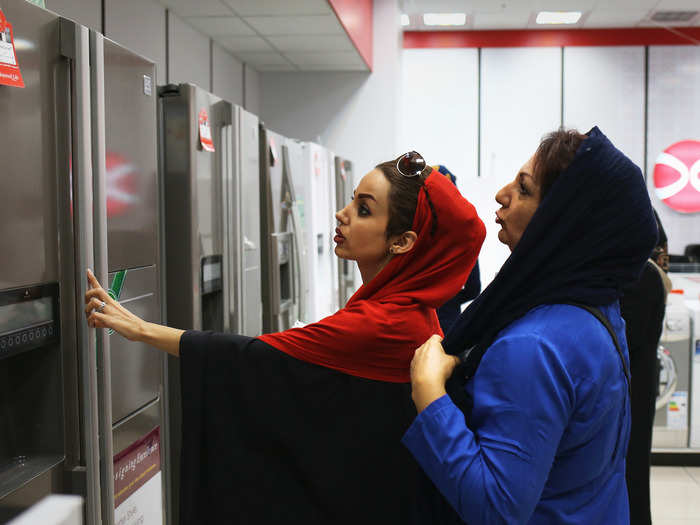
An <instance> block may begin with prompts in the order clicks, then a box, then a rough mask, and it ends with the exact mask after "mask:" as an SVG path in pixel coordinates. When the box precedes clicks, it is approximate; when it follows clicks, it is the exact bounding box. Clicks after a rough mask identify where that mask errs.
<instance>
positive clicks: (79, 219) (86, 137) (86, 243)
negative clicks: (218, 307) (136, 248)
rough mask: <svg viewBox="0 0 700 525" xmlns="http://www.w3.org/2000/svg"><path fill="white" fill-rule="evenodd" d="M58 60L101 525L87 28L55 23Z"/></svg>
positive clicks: (86, 450) (90, 517)
mask: <svg viewBox="0 0 700 525" xmlns="http://www.w3.org/2000/svg"><path fill="white" fill-rule="evenodd" d="M59 24H60V25H59V30H60V41H61V54H62V55H63V56H65V57H67V58H69V59H70V60H71V66H70V70H71V144H72V148H71V149H72V172H73V175H72V184H73V190H72V191H73V197H72V200H73V203H72V209H73V224H74V226H73V227H74V242H75V259H76V260H75V276H74V277H75V281H74V282H75V292H76V301H75V323H76V343H77V347H78V353H79V356H80V370H79V376H80V383H81V390H80V392H81V395H80V400H79V404H80V418H81V423H82V425H81V426H82V429H83V436H82V441H83V443H82V447H81V448H82V459H83V461H84V462H85V470H86V487H85V492H86V493H85V494H84V496H85V515H86V520H87V522H88V523H91V524H96V525H100V524H101V523H102V520H101V512H100V508H101V506H100V499H101V498H100V496H101V492H100V456H99V445H98V441H99V425H98V389H97V358H96V339H95V331H94V330H91V329H89V328H88V326H87V323H86V322H85V313H84V306H83V305H84V301H83V298H84V297H85V293H86V292H87V277H86V270H87V269H88V268H91V267H93V265H94V264H93V263H94V259H93V224H92V219H93V218H92V191H93V188H92V148H91V122H90V117H91V105H90V62H89V60H90V41H89V32H88V29H87V28H86V27H83V26H80V25H78V24H76V23H75V22H73V21H71V20H67V19H64V18H61V19H60V22H59Z"/></svg>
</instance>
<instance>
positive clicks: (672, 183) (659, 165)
mask: <svg viewBox="0 0 700 525" xmlns="http://www.w3.org/2000/svg"><path fill="white" fill-rule="evenodd" d="M654 189H655V190H656V196H657V197H658V198H659V199H661V200H662V201H663V203H664V204H666V205H667V206H668V207H669V208H672V209H674V210H676V211H679V212H681V213H696V212H700V141H697V140H683V141H681V142H676V143H675V144H673V145H671V146H669V147H668V148H666V149H665V150H664V152H663V153H661V154H660V155H659V156H658V157H657V159H656V165H655V166H654Z"/></svg>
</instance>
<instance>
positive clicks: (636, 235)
mask: <svg viewBox="0 0 700 525" xmlns="http://www.w3.org/2000/svg"><path fill="white" fill-rule="evenodd" d="M587 135H588V138H587V139H585V140H584V141H583V142H582V143H581V146H580V147H579V149H578V151H577V152H576V156H575V157H574V160H573V162H572V163H571V165H570V166H569V167H568V168H567V169H566V170H565V171H564V172H563V173H561V174H560V175H559V177H558V178H557V179H556V181H555V182H554V184H553V185H552V187H551V188H550V190H549V192H548V193H547V195H546V196H545V197H544V199H543V200H542V202H541V203H540V205H539V206H538V208H537V210H536V211H535V214H534V215H533V217H532V219H531V221H530V223H529V224H528V226H527V228H526V229H525V232H524V233H523V235H522V237H521V239H520V241H519V242H518V244H517V245H516V246H515V249H514V250H513V252H512V253H511V255H510V257H509V258H508V260H506V262H505V264H504V265H503V267H502V268H501V270H500V271H499V272H498V274H497V275H496V277H495V278H494V280H493V281H492V282H491V284H490V285H489V286H488V287H487V288H486V289H485V290H484V292H483V293H482V294H481V295H480V296H479V297H478V298H477V299H476V300H475V301H474V302H473V303H471V305H470V306H469V307H468V308H467V309H466V310H465V311H464V312H463V313H462V315H461V316H460V317H459V319H457V321H456V322H455V324H454V325H453V326H452V329H451V330H450V331H449V333H448V334H447V336H446V337H445V341H443V346H444V348H445V351H446V352H447V353H449V354H453V355H460V354H463V353H464V352H465V351H466V350H468V349H470V348H472V347H474V350H473V351H472V352H471V353H470V356H469V359H468V360H467V364H466V366H465V367H463V368H462V369H461V372H462V373H464V374H465V375H467V376H470V375H472V374H473V372H474V370H476V366H478V363H479V361H480V360H481V356H483V353H484V352H485V351H486V349H487V348H488V346H489V345H490V344H491V343H492V342H493V340H494V339H495V337H496V336H497V334H498V333H499V332H500V331H501V330H502V329H503V328H505V327H506V326H508V325H509V324H510V323H512V322H513V321H515V320H516V319H518V318H520V317H522V316H523V315H525V314H526V313H527V312H528V311H529V310H531V309H532V308H534V307H536V306H538V305H541V304H557V303H571V302H576V303H583V304H587V305H591V306H601V305H606V304H609V303H612V302H613V301H615V300H617V299H619V298H620V296H621V295H622V289H623V288H624V287H625V286H627V285H628V284H630V283H632V282H634V281H636V280H637V279H638V278H639V275H640V274H641V271H642V268H643V267H644V264H645V262H646V260H647V258H648V257H649V254H650V253H651V251H652V249H653V248H654V246H655V244H656V238H657V228H656V220H655V219H654V213H653V211H652V208H651V203H650V201H649V195H648V193H647V188H646V184H645V182H644V178H643V176H642V173H641V171H640V169H639V168H638V167H637V166H636V165H635V164H634V163H633V162H632V161H631V160H630V159H628V158H627V157H626V156H625V155H624V154H623V153H622V152H620V151H619V150H618V149H617V148H615V146H613V145H612V143H611V142H610V141H609V140H608V138H607V137H606V136H605V135H603V133H602V132H601V131H600V130H599V129H598V128H597V127H595V128H593V129H592V130H591V131H590V132H588V134H587ZM460 375H461V374H460Z"/></svg>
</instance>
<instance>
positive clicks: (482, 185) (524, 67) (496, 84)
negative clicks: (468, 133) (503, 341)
mask: <svg viewBox="0 0 700 525" xmlns="http://www.w3.org/2000/svg"><path fill="white" fill-rule="evenodd" d="M480 110H481V151H480V155H481V172H480V179H479V181H478V182H477V187H478V200H477V201H476V206H477V210H478V211H479V214H480V216H481V218H482V220H483V221H484V222H485V223H486V241H485V242H484V246H483V248H482V250H481V255H480V258H479V267H480V269H481V277H482V283H483V284H484V285H486V284H487V283H489V282H490V281H491V280H492V279H493V277H494V275H495V274H496V272H498V270H499V269H500V267H501V265H502V264H503V262H504V261H505V260H506V259H507V258H508V256H509V255H510V252H509V250H508V248H507V247H506V246H505V245H503V244H501V243H500V242H499V240H498V232H499V230H500V226H499V225H498V224H496V223H495V213H496V210H497V209H498V208H499V207H500V205H499V204H498V203H496V201H495V199H494V197H495V195H496V192H497V191H498V190H499V189H500V188H501V187H503V186H504V185H505V184H506V183H508V182H510V181H511V180H512V179H513V178H515V175H516V174H517V173H518V171H519V169H520V167H521V166H522V165H523V164H525V162H526V161H527V160H528V159H529V158H530V157H531V156H532V154H533V153H534V152H535V150H536V149H537V145H538V144H539V142H540V139H541V138H542V136H543V135H544V134H546V133H547V132H549V131H552V130H554V129H556V128H558V127H559V126H560V124H561V49H559V48H552V47H541V48H513V49H511V48H499V49H483V50H482V52H481V108H480Z"/></svg>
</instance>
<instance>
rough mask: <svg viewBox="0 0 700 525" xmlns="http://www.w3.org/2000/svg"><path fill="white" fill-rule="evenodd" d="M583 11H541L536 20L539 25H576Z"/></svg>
mask: <svg viewBox="0 0 700 525" xmlns="http://www.w3.org/2000/svg"><path fill="white" fill-rule="evenodd" d="M579 18H581V11H540V12H539V13H538V14H537V19H536V20H535V21H536V22H537V23H538V24H575V23H576V22H578V21H579Z"/></svg>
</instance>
